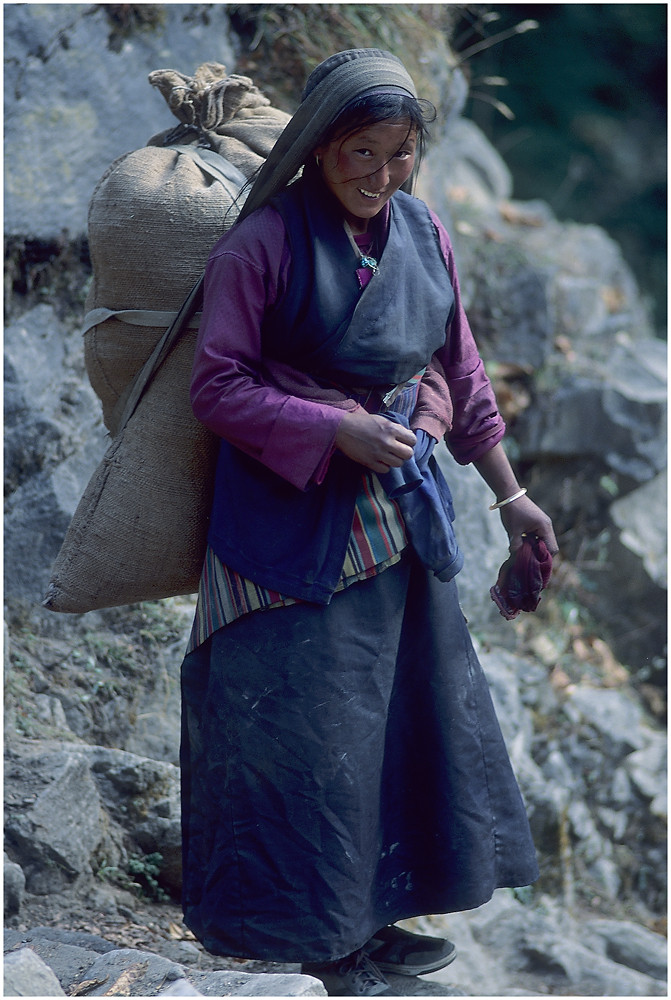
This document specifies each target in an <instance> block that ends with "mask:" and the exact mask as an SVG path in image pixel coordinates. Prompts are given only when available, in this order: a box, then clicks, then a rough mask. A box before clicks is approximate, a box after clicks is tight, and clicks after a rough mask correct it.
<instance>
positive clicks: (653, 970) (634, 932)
mask: <svg viewBox="0 0 671 1000" xmlns="http://www.w3.org/2000/svg"><path fill="white" fill-rule="evenodd" d="M585 930H586V931H587V932H588V933H592V934H594V935H596V936H597V937H598V938H600V939H601V940H602V942H603V946H604V947H605V953H606V954H607V956H608V957H609V958H610V959H612V960H613V961H614V962H617V963H618V964H619V965H626V966H627V967H628V968H630V969H636V970H637V971H638V972H643V973H645V975H647V976H652V978H653V979H659V980H662V981H664V980H666V975H667V966H668V962H667V958H668V943H667V940H666V938H665V937H662V935H661V934H655V933H654V931H650V930H648V928H647V927H642V926H641V925H640V924H634V923H631V922H629V921H626V920H590V921H588V922H587V924H586V928H585Z"/></svg>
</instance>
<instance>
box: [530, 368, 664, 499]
mask: <svg viewBox="0 0 671 1000" xmlns="http://www.w3.org/2000/svg"><path fill="white" fill-rule="evenodd" d="M632 364H633V363H632ZM648 388H649V392H648V395H647V396H640V395H635V394H634V393H633V391H632V389H631V387H625V386H623V385H622V384H621V383H620V382H619V381H618V380H617V379H615V378H612V377H611V374H610V373H609V372H608V371H607V370H606V369H603V370H602V371H601V372H600V373H598V375H597V376H596V377H594V376H589V377H588V376H581V375H571V376H570V377H564V378H562V380H561V381H560V384H559V385H558V386H557V388H556V390H554V391H553V392H549V393H546V394H545V395H544V397H543V398H542V399H540V400H538V402H537V404H536V405H535V407H534V412H533V414H530V413H527V414H525V416H524V419H523V421H522V423H521V424H520V425H519V426H517V427H516V438H517V439H518V440H519V443H520V448H521V449H522V453H523V455H524V457H528V458H531V457H532V456H533V457H536V458H540V457H546V458H550V457H552V458H555V459H556V458H569V457H570V458H590V459H593V460H595V461H598V462H599V463H605V464H606V465H607V466H608V467H610V469H612V470H613V471H615V472H618V473H621V474H623V475H626V476H629V477H630V478H631V479H633V480H635V481H636V482H639V483H642V482H645V481H646V480H648V479H650V478H651V477H652V476H655V475H656V474H657V473H658V472H659V471H660V470H661V469H662V468H664V466H665V461H666V451H665V446H664V439H665V424H666V416H665V404H664V403H663V402H662V400H661V399H660V397H659V395H658V385H657V384H655V381H654V380H653V379H652V378H650V379H648ZM532 417H533V419H532ZM586 427H589V428H590V433H589V434H586V433H585V428H586Z"/></svg>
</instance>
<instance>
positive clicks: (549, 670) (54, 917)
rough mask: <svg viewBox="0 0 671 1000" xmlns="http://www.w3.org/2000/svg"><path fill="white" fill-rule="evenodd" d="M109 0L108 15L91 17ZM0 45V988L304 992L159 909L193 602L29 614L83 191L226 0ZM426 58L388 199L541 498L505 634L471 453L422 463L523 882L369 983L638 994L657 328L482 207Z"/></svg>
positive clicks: (576, 240)
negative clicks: (484, 695) (418, 126)
mask: <svg viewBox="0 0 671 1000" xmlns="http://www.w3.org/2000/svg"><path fill="white" fill-rule="evenodd" d="M106 8H109V9H106ZM112 8H114V10H112ZM117 8H119V10H120V9H121V8H128V10H127V11H126V13H125V14H124V15H123V18H122V19H121V20H119V19H118V17H121V14H119V11H118V10H117ZM145 8H146V10H145ZM129 11H130V12H131V13H129ZM133 11H135V14H134V15H133V16H134V17H135V20H133V16H131V14H132V12H133ZM115 12H116V15H118V17H117V20H114V16H116V15H115ZM113 15H114V16H113ZM150 15H151V16H150ZM359 43H360V39H359V38H358V37H356V36H354V37H353V38H352V40H351V41H350V40H348V39H345V40H344V42H343V44H344V45H348V44H359ZM5 56H6V62H7V70H6V73H7V75H6V87H5V100H6V105H7V107H6V118H5V130H6V147H7V152H8V160H7V162H8V168H7V172H6V184H7V198H6V212H5V237H6V243H7V248H8V252H7V281H6V288H7V297H8V301H7V313H8V325H7V330H6V334H5V406H6V413H5V424H6V445H5V457H6V464H5V477H6V482H5V496H6V535H5V571H6V582H5V603H6V608H7V623H6V651H7V652H6V667H7V670H6V678H7V680H6V695H5V705H6V712H7V718H6V729H5V732H6V736H7V753H6V768H7V770H6V778H5V793H6V799H7V820H6V851H7V856H6V863H5V887H6V888H5V908H6V914H7V918H8V925H9V927H10V931H9V933H8V940H7V947H9V948H10V949H11V950H12V951H13V954H12V961H11V962H10V963H8V974H9V975H10V979H9V980H8V984H13V985H12V986H11V989H10V993H11V992H12V990H13V989H14V988H15V987H16V984H19V987H21V983H24V982H25V980H24V979H21V978H20V977H21V976H24V975H29V974H34V975H35V976H37V977H38V980H39V981H40V982H42V983H43V984H44V983H45V982H50V983H51V985H50V987H49V990H51V991H52V992H49V990H47V989H46V988H45V989H44V990H42V992H43V993H44V994H45V995H56V994H57V993H58V990H59V989H62V990H65V989H67V990H68V991H69V992H71V991H72V989H73V988H75V987H77V985H78V989H79V992H80V993H81V992H83V989H84V987H83V986H82V983H83V981H84V980H87V981H88V982H89V983H91V984H92V985H90V986H89V987H87V989H86V991H87V992H88V993H89V994H92V995H95V994H98V993H104V992H105V990H109V989H110V986H111V985H112V984H115V985H116V984H119V983H125V987H124V988H126V989H127V990H129V991H130V992H131V993H132V992H145V993H147V991H149V992H150V993H152V992H153V993H154V995H156V994H157V993H158V992H161V993H163V994H166V995H170V993H171V991H172V995H176V994H177V993H179V992H180V990H181V992H182V995H185V991H186V990H188V989H190V990H191V991H192V992H191V995H197V994H195V993H193V991H194V990H199V991H200V992H203V993H206V994H207V993H209V994H210V995H212V991H215V992H216V991H217V990H221V991H222V992H223V991H227V992H236V991H237V992H238V993H240V994H241V995H250V993H254V992H265V993H266V994H267V993H268V992H269V990H271V991H272V990H277V991H278V992H277V994H276V995H282V994H286V995H299V994H300V993H301V991H303V992H306V991H307V992H309V991H310V990H314V989H315V986H314V982H313V981H310V980H308V981H307V982H306V981H305V978H304V977H298V979H300V980H301V981H300V982H299V981H298V979H297V978H296V977H295V973H296V971H297V970H296V969H295V968H280V969H277V968H275V969H273V970H272V971H273V974H274V975H283V976H287V977H288V978H287V980H286V981H284V982H283V983H279V981H277V980H273V981H272V983H271V982H270V981H269V980H268V979H267V976H268V975H269V971H268V969H267V968H264V969H261V968H259V965H258V963H247V964H244V965H243V966H241V965H240V964H239V963H238V964H235V963H233V964H232V965H231V964H230V963H229V966H230V967H229V969H228V972H226V974H227V975H228V976H229V980H230V982H229V981H227V983H224V982H223V980H221V981H219V980H217V981H216V982H215V980H211V981H209V982H206V981H205V979H203V978H202V977H203V976H204V975H206V974H207V975H210V974H211V975H213V976H217V975H219V976H221V975H223V974H224V972H222V968H223V967H224V966H225V963H221V962H219V963H217V962H215V961H214V960H212V959H211V958H210V957H208V956H206V955H205V954H204V953H203V952H202V949H200V948H199V947H198V946H197V945H196V944H195V943H194V942H193V941H191V940H189V935H188V932H186V931H185V930H184V928H183V926H182V925H181V922H180V918H179V912H178V909H177V907H176V904H175V899H177V898H178V893H179V882H180V872H179V817H178V770H177V763H178V740H179V693H178V674H179V664H180V661H181V656H182V652H183V649H184V647H185V643H186V637H187V634H188V630H189V627H190V617H191V615H192V613H193V600H192V599H191V598H184V599H173V600H170V601H167V602H160V603H157V604H146V605H138V606H133V607H131V608H122V609H112V610H109V611H103V612H91V613H89V614H87V615H81V616H63V617H59V616H55V615H53V614H50V613H48V612H46V611H44V610H43V609H42V608H41V607H40V601H41V598H42V595H43V592H44V589H45V587H46V584H47V582H48V579H49V569H50V565H51V562H52V561H53V559H54V557H55V555H56V553H57V551H58V548H59V546H60V542H61V540H62V537H63V534H64V532H65V529H66V527H67V524H68V522H69V519H70V517H71V516H72V513H73V511H74V508H75V506H76V503H77V500H78V498H79V496H80V495H81V492H82V490H83V488H84V486H85V484H86V482H87V480H88V477H89V476H90V474H91V473H92V471H93V469H94V468H95V466H96V465H97V463H98V461H99V459H100V456H101V454H102V452H103V451H104V448H105V433H104V429H103V427H102V422H101V417H100V411H99V404H98V401H97V399H96V397H95V396H94V394H93V392H92V390H91V389H90V387H89V386H88V383H87V380H86V376H85V373H84V366H83V357H82V343H81V334H80V333H79V325H80V323H81V319H82V316H83V300H84V297H85V292H86V285H87V281H88V279H89V268H88V264H87V255H86V208H87V204H88V199H89V197H90V194H91V192H92V190H93V187H94V186H95V183H96V182H97V180H98V178H99V176H100V175H101V174H102V172H103V171H104V170H105V169H106V167H107V166H108V164H109V163H110V162H111V161H112V160H114V159H115V158H116V157H117V156H118V155H120V154H122V153H123V152H125V151H127V150H129V149H132V148H135V147H139V146H142V145H144V144H145V143H146V142H147V140H148V139H149V138H150V136H152V135H154V134H155V133H157V132H159V131H161V130H162V129H164V128H168V127H170V125H171V124H172V122H171V120H170V115H169V112H168V110H167V109H166V107H165V105H164V104H163V102H162V99H161V98H160V97H159V95H158V94H156V93H155V92H154V91H153V90H152V88H151V87H150V86H149V85H148V83H147V81H146V77H147V74H148V73H149V72H150V71H151V70H154V69H157V68H162V67H164V66H173V67H175V68H177V69H179V70H182V71H184V72H187V73H190V72H192V71H193V70H194V69H195V67H196V66H197V65H199V64H200V63H202V62H203V61H205V60H207V59H210V60H216V61H219V62H223V63H225V64H226V65H227V66H228V68H229V70H230V71H234V70H236V68H238V63H239V62H242V61H243V60H242V53H241V50H240V39H239V37H238V36H237V35H236V34H235V32H234V31H232V29H231V22H230V19H229V11H228V8H227V5H206V4H204V5H200V4H189V5H179V4H178V5H165V6H162V5H66V4H65V5H59V4H57V5H14V6H10V7H9V8H6V10H5ZM429 56H430V62H431V66H432V67H434V68H435V71H436V84H435V85H436V92H437V94H438V95H439V97H440V100H441V103H442V104H443V111H444V114H443V116H442V121H441V124H440V125H439V126H437V128H436V134H435V141H434V143H433V146H432V148H431V151H430V154H429V156H428V158H427V161H426V163H425V165H424V168H423V176H422V179H421V190H420V192H419V193H420V195H421V196H422V197H424V198H425V200H427V201H428V202H429V203H430V204H431V206H432V207H433V208H434V209H435V210H436V211H437V212H438V214H439V215H440V216H441V218H442V219H443V221H444V222H445V224H446V226H447V227H448V229H449V230H450V232H451V234H452V236H453V239H454V242H455V247H456V251H457V259H458V264H459V269H460V278H461V284H462V292H463V296H464V299H465V302H466V305H467V308H468V311H469V315H470V318H471V321H472V325H473V328H474V331H475V334H476V337H477V339H478V342H479V344H480V346H481V350H482V353H483V356H484V357H485V359H486V361H487V364H488V368H489V370H490V372H491V375H492V378H493V379H494V382H495V385H496V387H497V392H498V395H499V400H500V404H501V407H502V409H503V412H504V414H505V416H506V419H507V421H508V424H509V435H508V441H509V451H510V454H511V457H512V458H513V459H514V460H515V462H516V463H517V464H518V466H519V469H520V474H521V476H522V478H523V481H524V482H525V484H527V485H529V487H530V490H531V492H532V493H533V495H534V497H535V498H537V499H538V500H539V502H541V504H542V505H543V506H544V507H545V508H546V509H547V510H548V511H549V512H551V513H552V515H553V517H554V519H555V522H556V524H557V527H558V529H559V535H560V544H561V546H562V558H561V559H560V560H559V561H558V563H557V565H556V569H555V576H554V581H553V584H552V586H551V588H550V590H549V591H548V592H546V594H545V595H544V597H543V601H542V603H541V607H540V609H539V612H538V613H537V614H536V615H535V616H523V620H521V621H520V620H519V619H518V621H516V622H515V623H506V622H504V621H503V620H502V619H501V618H500V617H499V616H498V613H497V612H496V610H495V608H494V606H493V604H492V603H491V601H490V600H489V587H490V586H491V585H492V583H493V582H494V580H495V578H496V572H497V569H498V566H499V565H500V563H501V562H502V561H503V559H504V558H505V554H506V551H505V549H506V543H505V536H504V533H503V530H502V528H501V526H500V523H499V521H498V518H497V517H496V516H495V515H492V514H491V513H490V512H489V511H488V510H487V504H488V502H489V501H490V498H489V496H488V493H487V490H486V489H485V487H484V486H483V484H482V483H481V481H480V480H479V478H478V477H477V475H476V474H475V473H474V471H473V470H471V469H461V468H458V467H457V466H456V465H455V464H454V462H453V461H452V460H451V459H450V457H449V455H448V453H447V451H443V453H442V455H441V462H442V463H443V465H444V468H445V470H446V472H447V474H448V478H449V479H450V483H451V485H452V488H453V493H454V495H455V503H456V507H457V512H458V520H457V526H458V529H459V536H460V540H461V543H462V545H463V548H464V550H465V553H466V559H467V562H466V567H465V569H464V571H463V572H462V574H461V578H460V590H461V593H462V599H463V604H464V608H465V611H466V613H467V616H468V618H469V620H470V622H471V626H472V628H473V630H474V632H475V635H476V638H477V640H478V643H479V646H480V654H481V658H482V662H483V666H484V667H485V670H486V672H487V674H488V676H489V679H490V683H491V685H492V691H493V695H494V698H495V701H496V703H497V708H498V710H499V715H500V718H501V722H502V727H503V730H504V735H505V736H506V739H507V741H508V745H509V748H510V752H511V756H512V759H513V762H514V765H515V767H516V770H517V773H518V775H519V779H520V783H521V786H522V790H523V793H524V795H525V798H526V801H527V803H528V807H529V814H530V817H531V822H532V827H533V830H534V835H535V839H536V843H537V845H538V849H539V853H540V857H541V867H542V877H541V880H540V882H539V884H538V886H537V887H535V888H534V889H532V890H530V891H528V892H525V893H521V892H520V893H512V892H510V893H509V892H501V893H498V894H497V896H496V897H495V900H493V901H492V903H490V904H487V905H486V906H485V907H482V908H480V910H478V911H476V912H475V913H473V914H466V915H452V916H450V917H442V918H439V917H436V918H432V919H431V920H427V921H424V923H422V922H418V923H417V926H419V925H420V924H421V926H431V927H432V928H433V929H434V930H435V929H436V928H439V929H440V931H441V932H445V933H448V934H451V935H453V937H454V939H455V940H457V943H458V945H459V947H460V951H461V953H462V960H460V961H458V962H457V963H456V964H455V965H454V966H453V967H450V970H449V975H447V973H443V974H440V973H439V974H436V975H435V976H433V977H429V978H428V979H427V980H426V981H425V982H424V983H423V985H416V984H413V985H412V986H411V984H409V983H406V984H400V985H399V984H395V985H396V986H397V987H398V989H399V991H400V990H401V989H403V988H405V990H406V995H407V994H408V992H428V993H434V994H438V995H469V994H480V995H482V994H494V995H519V992H520V991H521V992H522V993H525V992H526V993H529V994H534V993H536V992H540V993H548V992H550V993H555V994H576V993H578V994H583V995H600V996H609V995H631V996H644V995H664V989H665V987H664V985H663V980H664V978H665V969H664V955H665V945H664V941H663V938H662V937H661V932H663V931H664V929H665V928H664V923H663V917H664V913H665V882H664V871H665V843H666V834H665V822H666V801H665V787H666V786H665V750H666V743H665V739H664V736H663V733H662V729H661V726H662V723H663V718H664V703H663V697H662V694H661V688H660V678H661V674H662V662H663V655H664V641H665V623H664V616H665V607H666V597H665V591H666V578H665V562H666V561H665V558H664V557H663V555H662V553H663V552H665V537H664V529H665V524H666V517H665V483H666V469H665V464H666V463H665V455H666V448H665V442H664V433H665V424H666V415H665V414H666V410H665V407H666V402H665V401H666V385H665V356H664V350H663V345H662V343H661V342H660V341H659V340H657V339H655V338H654V337H653V336H652V333H651V330H650V326H649V322H648V317H647V314H646V310H645V307H644V305H643V303H642V301H641V298H640V296H639V293H638V289H637V287H636V283H635V281H634V279H633V277H632V275H631V272H630V271H629V269H628V267H627V266H626V265H625V263H624V261H623V259H622V255H621V253H620V251H619V248H618V247H617V245H616V244H615V243H613V241H612V240H610V239H609V238H608V237H607V236H606V234H605V233H604V232H603V231H601V230H599V229H597V228H594V227H586V226H577V225H573V224H565V223H559V222H558V221H557V220H556V219H555V218H554V217H553V214H552V212H551V211H550V210H549V208H548V207H547V205H545V204H543V203H536V202H533V203H528V202H527V203H518V202H514V201H512V200H511V190H512V184H511V178H510V174H509V171H508V169H507V167H506V165H505V163H504V162H503V161H502V160H501V159H500V157H499V156H498V155H497V154H496V153H495V152H494V150H493V149H492V148H491V146H490V145H489V144H488V143H487V142H486V140H485V139H484V137H483V136H482V134H481V132H480V131H479V130H478V129H477V128H476V127H475V126H474V125H473V123H472V122H470V121H468V120H467V119H464V118H462V117H460V114H459V111H460V107H461V105H462V103H463V98H464V89H463V88H464V84H463V78H462V77H460V75H459V74H458V73H455V72H454V69H453V61H452V60H451V57H450V52H449V48H448V47H447V46H446V45H445V44H444V42H442V41H440V42H438V41H435V40H433V41H432V42H431V46H430V52H429ZM429 56H427V58H429ZM82 66H84V67H85V69H86V72H85V73H83V72H82ZM40 926H41V927H42V930H39V927H40ZM45 928H46V929H45ZM77 935H79V937H77ZM87 935H88V936H87ZM101 941H102V943H101ZM26 946H27V948H28V949H30V950H31V954H27V953H26ZM77 949H79V950H78V951H77ZM38 956H39V958H38ZM40 959H41V960H42V961H43V962H44V963H46V966H47V967H48V969H51V970H52V972H51V975H52V977H53V976H54V975H55V977H56V978H55V980H53V981H52V980H49V978H48V975H47V972H45V970H44V969H43V968H42V966H41V965H40V966H38V965H36V964H35V963H37V962H39V961H40ZM161 962H162V963H163V964H161ZM157 963H158V964H157ZM143 970H144V971H143ZM217 970H219V971H217ZM47 971H48V970H47ZM232 971H233V972H236V974H237V976H238V980H237V981H236V982H233V979H234V978H235V977H234V976H233V978H231V976H232ZM243 974H246V975H249V976H253V977H254V981H253V982H252V980H251V979H246V978H245V975H243ZM11 975H14V976H15V977H19V978H14V979H11ZM40 976H41V977H43V978H42V979H39V977H40ZM124 976H125V979H124V978H123V977H124ZM241 976H242V978H240V977H241ZM45 977H46V978H45ZM143 977H144V978H143ZM152 977H153V978H152ZM199 977H200V978H199ZM257 977H260V978H257ZM133 984H134V985H133ZM180 984H181V985H180ZM317 990H318V987H317ZM22 991H23V992H25V990H22V988H16V989H15V992H17V993H18V992H22Z"/></svg>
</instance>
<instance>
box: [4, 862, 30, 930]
mask: <svg viewBox="0 0 671 1000" xmlns="http://www.w3.org/2000/svg"><path fill="white" fill-rule="evenodd" d="M3 879H4V898H3V905H4V910H5V917H12V916H14V915H15V914H17V913H19V912H20V910H21V904H22V903H23V895H24V892H25V888H26V876H25V875H24V874H23V869H22V868H21V865H17V864H16V863H15V862H14V861H11V860H10V859H9V858H8V857H7V855H6V854H5V857H4V868H3Z"/></svg>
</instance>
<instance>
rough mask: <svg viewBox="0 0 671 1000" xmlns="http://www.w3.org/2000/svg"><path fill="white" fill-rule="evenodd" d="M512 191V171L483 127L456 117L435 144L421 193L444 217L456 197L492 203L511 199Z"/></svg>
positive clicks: (424, 165) (427, 159)
mask: <svg viewBox="0 0 671 1000" xmlns="http://www.w3.org/2000/svg"><path fill="white" fill-rule="evenodd" d="M512 190H513V181H512V176H511V173H510V170H509V169H508V167H507V165H506V163H505V161H504V160H503V159H502V158H501V157H500V156H499V154H498V153H497V152H496V150H495V149H494V147H493V146H492V145H491V143H490V142H489V141H488V140H487V139H486V137H485V135H484V134H483V132H482V131H481V129H480V128H478V126H477V125H476V124H475V122H473V121H471V120H470V119H468V118H461V117H455V118H453V119H452V120H451V121H450V122H449V124H448V125H447V128H446V133H445V135H444V136H443V137H441V138H440V139H439V140H438V142H436V143H435V144H433V145H431V147H430V149H429V151H428V153H427V155H426V159H425V161H424V164H423V169H422V173H421V174H420V177H419V183H418V192H417V193H418V195H419V197H420V198H423V199H424V200H425V201H427V202H428V203H429V204H430V205H431V206H432V207H433V208H434V209H435V210H436V211H437V212H438V214H439V215H441V216H442V215H443V214H444V213H445V208H446V206H447V205H448V204H449V202H450V201H451V200H453V199H455V198H456V199H459V198H460V197H468V200H469V203H471V204H475V205H479V206H488V205H490V204H491V203H492V202H497V201H500V200H502V199H504V198H510V197H511V195H512ZM448 214H449V211H448Z"/></svg>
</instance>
